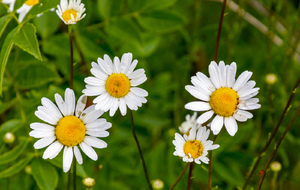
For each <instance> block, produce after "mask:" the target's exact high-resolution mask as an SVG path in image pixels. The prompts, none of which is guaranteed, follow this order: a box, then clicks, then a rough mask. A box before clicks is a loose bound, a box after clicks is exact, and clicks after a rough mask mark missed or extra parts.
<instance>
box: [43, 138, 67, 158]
mask: <svg viewBox="0 0 300 190" xmlns="http://www.w3.org/2000/svg"><path fill="white" fill-rule="evenodd" d="M62 148H63V145H62V144H61V143H60V142H58V141H55V142H54V143H52V144H51V145H50V146H49V147H48V148H47V149H46V150H45V152H44V154H43V159H47V158H50V159H52V158H54V157H56V156H57V155H58V153H59V152H60V151H61V149H62Z"/></svg>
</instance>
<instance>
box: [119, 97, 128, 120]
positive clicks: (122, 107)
mask: <svg viewBox="0 0 300 190" xmlns="http://www.w3.org/2000/svg"><path fill="white" fill-rule="evenodd" d="M119 109H120V112H121V114H122V115H123V116H124V115H126V112H127V107H126V103H125V101H124V99H123V98H120V102H119Z"/></svg>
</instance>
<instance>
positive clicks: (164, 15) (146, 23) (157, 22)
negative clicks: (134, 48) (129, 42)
mask: <svg viewBox="0 0 300 190" xmlns="http://www.w3.org/2000/svg"><path fill="white" fill-rule="evenodd" d="M137 20H138V22H139V24H140V25H141V26H142V27H144V28H145V29H147V30H150V31H155V32H171V31H174V30H177V29H179V28H181V27H182V26H183V24H184V20H183V18H182V17H181V16H180V15H179V14H178V13H176V12H171V11H165V10H164V11H155V12H150V13H144V14H141V15H140V16H139V17H137Z"/></svg>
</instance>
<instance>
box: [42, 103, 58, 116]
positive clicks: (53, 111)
mask: <svg viewBox="0 0 300 190" xmlns="http://www.w3.org/2000/svg"><path fill="white" fill-rule="evenodd" d="M42 105H43V106H44V107H46V108H47V109H48V110H49V111H50V113H51V114H53V115H55V116H56V117H57V118H62V115H61V113H60V111H59V109H58V108H57V107H56V105H55V104H54V103H53V102H52V101H51V100H49V99H48V98H42Z"/></svg>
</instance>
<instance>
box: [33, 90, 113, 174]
mask: <svg viewBox="0 0 300 190" xmlns="http://www.w3.org/2000/svg"><path fill="white" fill-rule="evenodd" d="M55 101H56V104H57V105H55V104H54V103H53V102H52V101H50V100H49V99H48V98H42V106H39V107H38V111H36V112H35V115H36V116H37V117H38V118H40V119H41V120H43V121H45V122H47V123H48V124H46V123H39V122H37V123H32V124H30V128H32V129H33V130H32V131H31V132H30V133H29V135H30V136H32V137H35V138H41V139H40V140H38V141H37V142H36V143H35V144H34V148H35V149H41V148H44V147H46V146H49V147H48V148H47V149H46V150H45V152H44V154H43V158H44V159H47V158H49V159H53V158H54V157H56V156H57V155H58V153H59V152H60V151H61V150H62V148H64V151H63V170H64V172H67V171H68V170H69V169H70V167H71V163H72V161H73V153H74V155H75V158H76V160H77V162H78V163H79V164H82V156H81V153H80V150H79V148H78V146H79V147H80V148H81V150H82V151H83V152H84V153H85V154H86V155H87V156H88V157H90V158H91V159H92V160H97V159H98V156H97V154H96V152H95V150H94V149H93V148H92V147H95V148H106V147H107V144H106V143H105V142H104V141H103V140H100V139H98V138H97V137H107V136H108V135H109V133H108V132H107V131H106V129H109V128H111V123H109V122H107V121H106V120H105V119H103V118H101V119H98V118H99V117H100V116H101V115H102V114H103V112H102V111H97V110H95V106H94V105H92V106H90V107H88V108H86V109H84V108H85V106H86V101H87V97H86V96H84V95H82V96H81V97H80V98H79V99H78V101H77V105H76V107H75V94H74V92H73V90H71V89H69V88H68V89H66V91H65V101H64V100H63V99H62V97H61V96H60V95H59V94H55Z"/></svg>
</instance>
